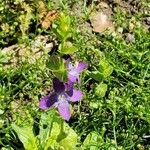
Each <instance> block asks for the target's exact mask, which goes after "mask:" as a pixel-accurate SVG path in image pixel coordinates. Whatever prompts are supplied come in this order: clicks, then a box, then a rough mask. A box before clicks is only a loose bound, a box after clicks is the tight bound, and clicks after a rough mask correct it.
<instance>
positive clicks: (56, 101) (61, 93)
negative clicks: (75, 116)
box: [39, 78, 83, 121]
mask: <svg viewBox="0 0 150 150" xmlns="http://www.w3.org/2000/svg"><path fill="white" fill-rule="evenodd" d="M53 88H54V92H53V93H50V94H49V95H47V96H45V97H43V98H41V100H40V102H39V108H41V109H44V110H46V109H49V108H54V107H58V111H59V113H60V115H61V116H62V118H64V119H65V120H67V121H68V120H69V119H70V117H71V112H70V105H69V103H70V102H77V101H80V100H81V99H82V97H83V94H82V92H81V91H79V90H76V89H73V84H72V83H71V82H68V83H66V84H64V83H63V82H61V81H59V79H57V78H54V79H53Z"/></svg>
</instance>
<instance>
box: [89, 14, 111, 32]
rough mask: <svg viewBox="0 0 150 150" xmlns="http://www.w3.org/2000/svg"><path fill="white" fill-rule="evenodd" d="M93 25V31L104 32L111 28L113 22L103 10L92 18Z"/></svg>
mask: <svg viewBox="0 0 150 150" xmlns="http://www.w3.org/2000/svg"><path fill="white" fill-rule="evenodd" d="M90 21H91V25H92V27H93V31H94V32H99V33H102V32H104V31H105V30H106V29H108V28H111V27H112V22H111V20H110V19H109V17H108V16H107V15H106V14H104V13H103V12H98V13H96V14H94V15H93V16H92V17H91V19H90Z"/></svg>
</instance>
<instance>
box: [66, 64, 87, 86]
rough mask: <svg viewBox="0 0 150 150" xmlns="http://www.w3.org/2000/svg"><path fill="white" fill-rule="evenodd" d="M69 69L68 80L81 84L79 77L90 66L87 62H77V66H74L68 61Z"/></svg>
mask: <svg viewBox="0 0 150 150" xmlns="http://www.w3.org/2000/svg"><path fill="white" fill-rule="evenodd" d="M66 64H67V69H68V79H69V80H70V81H71V82H76V81H78V83H80V78H79V75H80V73H81V72H82V71H83V70H84V69H86V68H87V67H88V64H87V63H85V62H76V64H75V65H72V63H71V62H70V61H67V63H66Z"/></svg>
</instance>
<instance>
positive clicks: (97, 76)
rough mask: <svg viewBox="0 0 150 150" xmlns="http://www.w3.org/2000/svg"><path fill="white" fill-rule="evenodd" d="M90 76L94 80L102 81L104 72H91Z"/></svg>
mask: <svg viewBox="0 0 150 150" xmlns="http://www.w3.org/2000/svg"><path fill="white" fill-rule="evenodd" d="M90 77H91V78H93V79H94V80H96V81H98V82H101V81H102V80H103V78H104V76H103V74H102V73H100V72H99V71H93V72H91V73H90Z"/></svg>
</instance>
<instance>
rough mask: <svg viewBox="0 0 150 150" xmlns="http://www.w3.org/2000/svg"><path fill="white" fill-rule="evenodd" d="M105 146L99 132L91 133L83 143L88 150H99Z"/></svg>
mask: <svg viewBox="0 0 150 150" xmlns="http://www.w3.org/2000/svg"><path fill="white" fill-rule="evenodd" d="M102 144H103V140H102V137H101V136H100V135H99V133H97V132H94V131H93V132H90V133H89V134H88V135H87V137H86V139H85V140H84V142H83V147H84V148H85V149H86V150H87V149H88V150H99V149H100V145H102Z"/></svg>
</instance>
